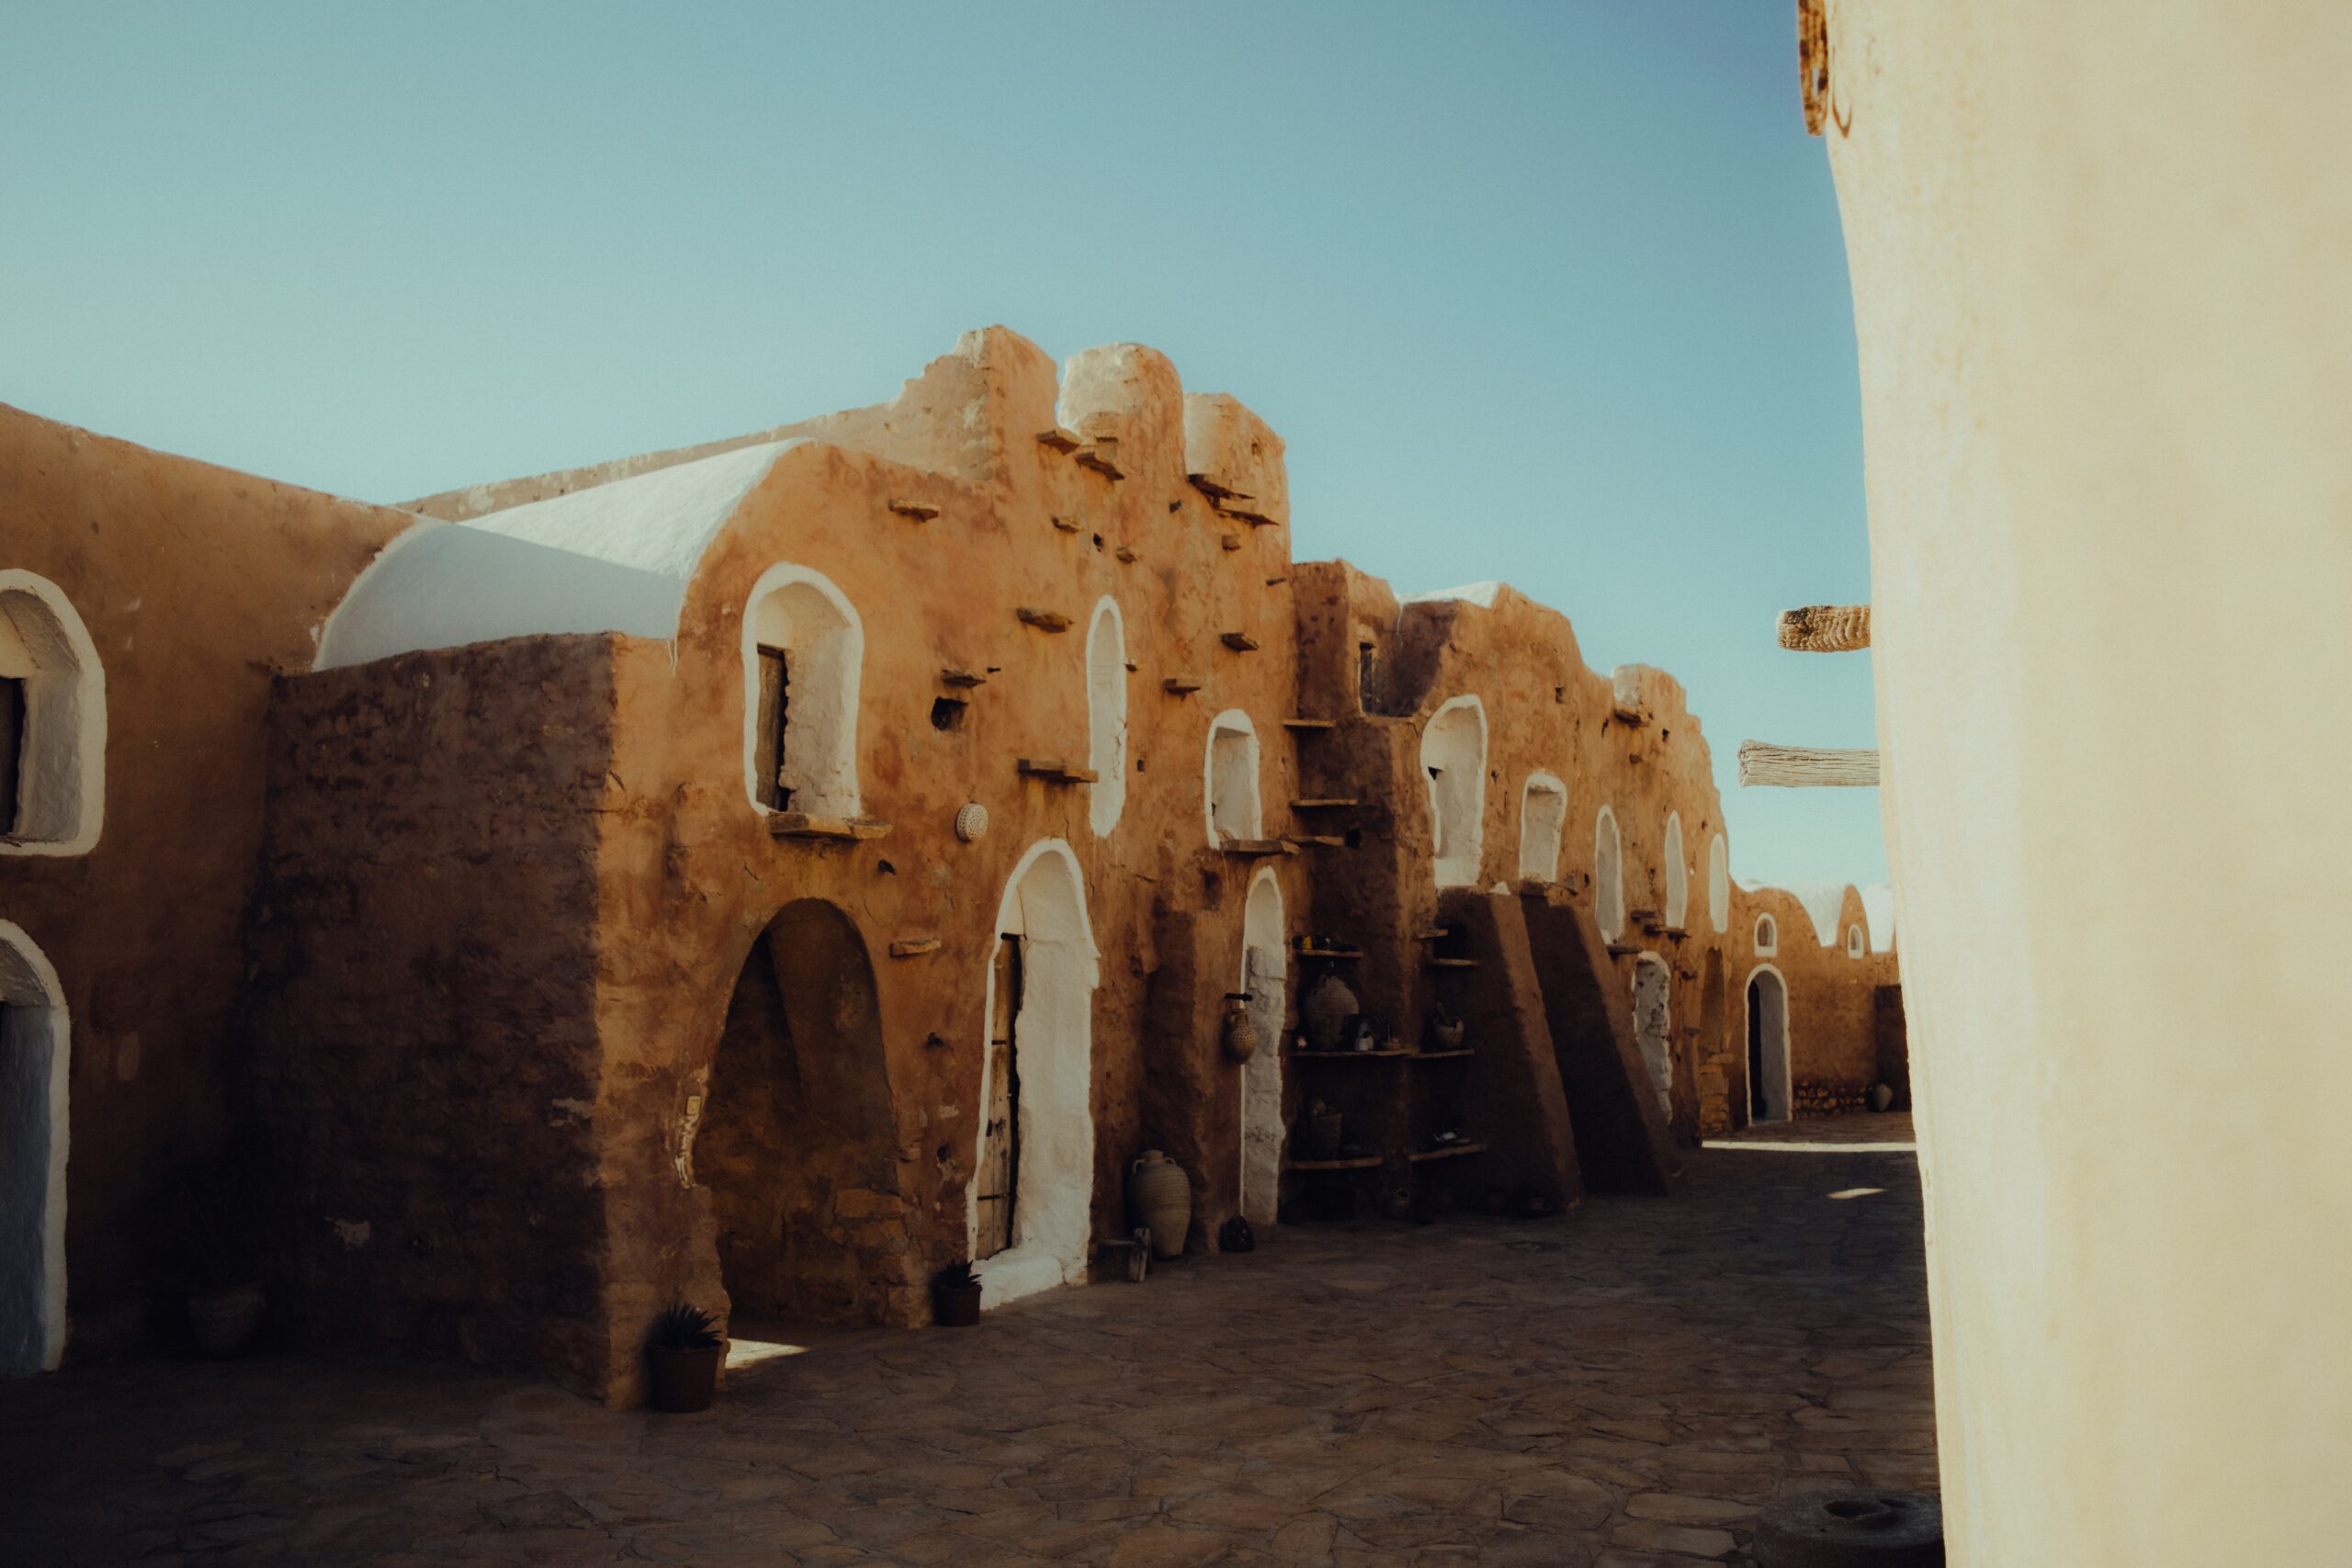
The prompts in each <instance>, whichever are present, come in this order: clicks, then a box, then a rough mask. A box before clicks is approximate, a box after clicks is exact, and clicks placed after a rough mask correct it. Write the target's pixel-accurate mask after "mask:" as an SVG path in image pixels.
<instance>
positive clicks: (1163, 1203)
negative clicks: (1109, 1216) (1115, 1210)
mask: <svg viewBox="0 0 2352 1568" xmlns="http://www.w3.org/2000/svg"><path fill="white" fill-rule="evenodd" d="M1127 1217H1128V1219H1129V1220H1130V1221H1132V1222H1133V1223H1134V1224H1138V1225H1142V1226H1145V1227H1146V1228H1148V1230H1149V1231H1150V1232H1151V1252H1152V1256H1153V1257H1155V1258H1179V1257H1182V1255H1183V1251H1184V1236H1185V1234H1186V1233H1187V1232H1189V1231H1190V1230H1191V1229H1192V1228H1193V1183H1192V1182H1191V1180H1190V1179H1187V1178H1186V1176H1185V1175H1184V1168H1183V1167H1182V1166H1181V1165H1178V1164H1177V1163H1176V1162H1175V1161H1174V1160H1172V1159H1170V1158H1169V1157H1168V1156H1166V1155H1164V1154H1161V1153H1160V1152H1159V1150H1158V1149H1146V1150H1145V1151H1144V1152H1143V1156H1142V1157H1141V1158H1139V1159H1137V1160H1136V1162H1135V1163H1134V1164H1133V1165H1131V1166H1129V1167H1128V1168H1127Z"/></svg>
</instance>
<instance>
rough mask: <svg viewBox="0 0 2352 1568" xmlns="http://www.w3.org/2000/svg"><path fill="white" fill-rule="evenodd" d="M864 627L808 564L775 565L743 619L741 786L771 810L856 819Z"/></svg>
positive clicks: (755, 801)
mask: <svg viewBox="0 0 2352 1568" xmlns="http://www.w3.org/2000/svg"><path fill="white" fill-rule="evenodd" d="M864 661H865V627H864V626H862V625H861V624H860V623H859V621H858V618H857V612H856V611H855V610H854V609H852V608H851V607H850V603H849V600H848V599H847V598H845V597H843V596H842V591H841V590H840V589H838V588H836V587H834V586H833V585H832V583H831V582H830V581H827V580H826V579H825V578H823V577H821V576H820V575H819V574H818V573H816V572H813V571H810V570H808V569H807V568H806V567H797V566H772V567H770V568H768V570H766V571H765V572H763V573H762V574H761V576H760V581H758V582H757V583H756V584H755V585H754V586H753V587H752V599H751V604H750V605H749V607H747V608H746V609H745V610H744V612H743V697H744V701H743V782H744V786H745V788H746V789H748V790H749V791H750V792H751V796H752V803H753V804H754V805H756V806H758V807H761V808H762V809H763V810H768V811H797V812H803V813H806V814H807V815H809V816H811V817H854V816H856V815H857V682H858V671H859V667H860V665H861V664H863V662H864Z"/></svg>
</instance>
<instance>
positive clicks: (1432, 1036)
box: [1429, 1007, 1470, 1051]
mask: <svg viewBox="0 0 2352 1568" xmlns="http://www.w3.org/2000/svg"><path fill="white" fill-rule="evenodd" d="M1469 1032H1470V1026H1469V1025H1468V1024H1467V1023H1464V1021H1462V1020H1461V1019H1459V1018H1457V1017H1455V1016H1454V1015H1453V1012H1452V1011H1451V1010H1448V1009H1446V1008H1442V1007H1440V1008H1432V1009H1431V1010H1430V1032H1429V1042H1430V1043H1429V1049H1430V1050H1432V1051H1459V1050H1461V1049H1462V1042H1463V1040H1464V1037H1466V1036H1467V1035H1468V1034H1469Z"/></svg>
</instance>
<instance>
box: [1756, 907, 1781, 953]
mask: <svg viewBox="0 0 2352 1568" xmlns="http://www.w3.org/2000/svg"><path fill="white" fill-rule="evenodd" d="M1749 934H1750V936H1751V937H1752V938H1753V939H1754V945H1755V948H1756V956H1757V957H1758V958H1772V957H1776V956H1778V955H1779V953H1780V951H1781V922H1780V921H1779V920H1777V919H1774V918H1773V917H1772V915H1771V914H1770V912H1769V911H1763V910H1759V911H1758V913H1757V916H1756V925H1755V928H1754V930H1753V931H1751V932H1750V933H1749Z"/></svg>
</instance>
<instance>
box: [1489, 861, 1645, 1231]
mask: <svg viewBox="0 0 2352 1568" xmlns="http://www.w3.org/2000/svg"><path fill="white" fill-rule="evenodd" d="M1521 906H1522V924H1523V925H1524V926H1525V928H1526V930H1527V932H1528V946H1529V952H1530V954H1531V956H1532V962H1533V964H1534V969H1535V974H1536V979H1537V984H1538V985H1539V986H1540V987H1542V995H1543V1000H1544V1018H1545V1023H1546V1028H1547V1031H1548V1032H1549V1034H1550V1037H1551V1042H1552V1047H1553V1050H1554V1052H1555V1060H1556V1063H1557V1069H1558V1076H1559V1080H1560V1085H1561V1089H1562V1090H1563V1092H1564V1093H1565V1094H1566V1098H1567V1106H1568V1114H1569V1122H1570V1125H1571V1126H1572V1128H1573V1129H1574V1132H1575V1136H1576V1142H1577V1151H1578V1155H1579V1158H1580V1162H1581V1166H1582V1169H1583V1172H1584V1180H1585V1184H1586V1185H1587V1186H1588V1187H1589V1188H1591V1189H1592V1190H1594V1191H1596V1192H1637V1193H1663V1192H1667V1191H1670V1190H1672V1188H1673V1183H1674V1179H1675V1178H1676V1176H1677V1175H1678V1174H1679V1172H1680V1170H1681V1168H1682V1164H1681V1160H1680V1158H1679V1156H1677V1155H1676V1153H1675V1149H1674V1140H1673V1136H1672V1134H1671V1133H1670V1131H1669V1130H1668V1125H1667V1121H1666V1117H1665V1115H1664V1114H1663V1113H1662V1112H1661V1111H1659V1109H1658V1104H1657V1095H1656V1093H1655V1092H1653V1091H1652V1089H1651V1088H1650V1077H1649V1071H1648V1068H1647V1067H1646V1066H1645V1065H1644V1064H1643V1062H1642V1055H1641V1047H1640V1046H1639V1045H1638V1044H1637V1043H1635V1042H1634V1005H1633V998H1632V995H1631V993H1630V992H1625V993H1622V994H1621V991H1620V989H1619V987H1618V986H1617V984H1616V977H1617V974H1616V965H1615V964H1612V963H1611V961H1610V958H1609V950H1608V947H1607V945H1606V944H1605V943H1604V942H1602V941H1601V940H1600V931H1599V930H1598V929H1597V928H1596V927H1595V926H1594V925H1593V923H1592V918H1591V916H1590V915H1589V914H1588V913H1587V912H1586V911H1584V910H1582V909H1579V908H1577V907H1576V906H1574V905H1573V904H1570V903H1569V902H1567V900H1566V899H1565V898H1564V897H1559V896H1558V895H1556V894H1553V895H1549V896H1546V895H1544V894H1542V893H1538V894H1533V895H1523V896H1522V897H1521Z"/></svg>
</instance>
